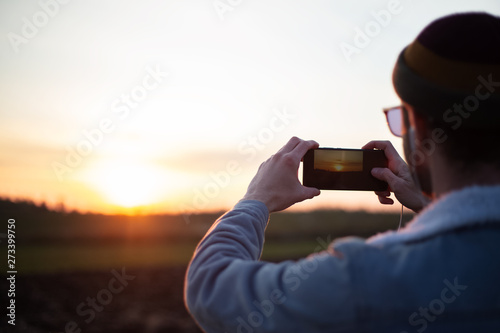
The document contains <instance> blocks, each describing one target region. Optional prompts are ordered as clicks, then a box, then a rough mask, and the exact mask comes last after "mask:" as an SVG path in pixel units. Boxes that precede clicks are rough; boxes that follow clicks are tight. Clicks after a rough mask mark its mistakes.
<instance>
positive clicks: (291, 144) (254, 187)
mask: <svg viewBox="0 0 500 333" xmlns="http://www.w3.org/2000/svg"><path fill="white" fill-rule="evenodd" d="M318 146H319V145H318V143H317V142H315V141H304V140H301V139H299V138H296V137H293V138H291V139H290V141H288V143H287V144H286V145H285V146H283V148H281V149H280V150H279V151H278V152H277V153H276V154H275V155H273V156H271V157H270V158H269V159H268V160H267V161H265V162H264V163H262V164H261V165H260V167H259V170H258V171H257V174H256V175H255V177H254V178H253V179H252V181H251V182H250V185H249V186H248V190H247V193H246V194H245V196H244V197H243V200H259V201H261V202H263V203H264V204H265V205H266V206H267V209H268V210H269V212H270V213H272V212H277V211H280V210H283V209H286V208H288V207H290V206H291V205H293V204H295V203H297V202H300V201H303V200H305V199H311V198H313V197H315V196H317V195H319V194H320V191H319V190H318V189H317V188H312V187H305V186H302V184H300V182H299V179H298V178H297V172H298V168H299V164H300V160H301V159H302V157H304V155H305V153H306V152H307V151H308V150H309V149H315V148H318Z"/></svg>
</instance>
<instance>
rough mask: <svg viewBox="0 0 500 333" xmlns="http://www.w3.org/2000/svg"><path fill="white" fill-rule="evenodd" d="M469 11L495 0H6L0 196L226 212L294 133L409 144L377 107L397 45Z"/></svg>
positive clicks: (493, 7)
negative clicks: (431, 25) (394, 133)
mask: <svg viewBox="0 0 500 333" xmlns="http://www.w3.org/2000/svg"><path fill="white" fill-rule="evenodd" d="M463 11H487V12H489V13H492V14H496V15H500V3H499V2H498V1H497V0H476V1H468V0H467V1H466V0H461V1H456V0H440V1H430V0H423V1H415V0H401V1H396V0H390V1H386V0H384V1H378V0H377V1H373V0H370V1H368V0H362V1H333V0H329V1H325V0H318V1H298V0H286V1H285V0H281V1H278V0H257V1H256V0H254V1H247V0H231V1H230V0H220V1H218V0H216V1H213V0H204V1H198V0H190V1H185V0H184V1H181V0H179V1H177V0H164V1H159V0H143V1H131V0H120V1H118V0H110V1H96V0H86V1H82V0H64V1H63V0H41V1H22V2H20V1H13V0H0V184H1V185H0V196H1V197H8V198H13V199H29V200H34V201H35V202H39V203H40V202H46V203H48V204H49V205H51V206H57V205H60V204H61V203H62V204H64V206H65V207H66V208H67V209H76V210H79V211H82V212H87V211H92V212H103V213H120V212H140V213H158V212H177V213H179V212H192V211H205V210H210V211H216V210H225V209H228V208H230V207H232V206H233V205H234V204H235V203H236V202H237V201H238V200H239V199H240V198H241V197H242V196H243V195H244V193H245V191H246V187H247V185H248V183H249V182H250V180H251V179H252V177H253V175H254V174H255V172H256V171H257V168H258V166H259V165H260V163H262V162H263V161H264V160H266V159H267V158H268V157H269V156H271V155H272V154H273V153H274V152H276V151H277V150H278V149H279V148H280V147H281V146H283V145H284V144H285V143H286V142H287V141H288V140H289V138H290V137H292V136H298V137H300V138H303V139H313V140H316V141H317V142H319V144H320V146H323V147H342V148H360V147H361V146H363V145H364V144H365V143H367V142H368V141H370V140H375V139H377V140H391V141H392V143H393V144H394V146H395V147H396V148H397V149H398V151H399V152H400V153H402V149H401V146H402V143H401V139H399V138H395V137H393V136H392V135H391V133H390V132H389V130H388V128H387V125H386V122H385V118H384V115H383V113H382V108H383V107H388V106H393V105H398V104H399V103H400V101H399V99H398V97H397V95H396V94H395V93H394V90H393V88H392V83H391V72H392V68H393V66H394V63H395V61H396V58H397V56H398V54H399V52H400V51H401V50H402V49H403V48H404V47H405V46H406V45H408V44H409V43H411V41H412V40H413V39H415V37H416V36H417V35H418V33H419V32H420V31H421V30H422V29H423V28H424V27H425V26H426V25H427V24H428V23H430V22H431V21H432V20H434V19H436V18H438V17H441V16H444V15H447V14H451V13H456V12H463ZM299 174H300V172H299ZM316 208H344V209H367V210H380V209H388V207H383V206H381V205H380V204H379V203H378V200H377V198H376V196H375V195H374V194H373V193H368V192H346V191H337V192H336V191H323V192H322V194H321V195H320V196H319V197H317V198H314V199H313V200H309V201H306V202H302V203H299V204H297V205H295V206H294V209H297V210H308V209H316ZM390 209H393V210H397V209H400V208H398V207H392V208H390Z"/></svg>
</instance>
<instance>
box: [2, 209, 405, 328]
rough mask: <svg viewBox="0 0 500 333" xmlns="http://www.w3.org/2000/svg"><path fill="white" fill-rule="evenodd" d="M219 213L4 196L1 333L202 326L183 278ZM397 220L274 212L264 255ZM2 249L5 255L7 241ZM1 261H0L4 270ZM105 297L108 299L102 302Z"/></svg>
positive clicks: (295, 252) (299, 253) (273, 256)
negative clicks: (114, 209)
mask: <svg viewBox="0 0 500 333" xmlns="http://www.w3.org/2000/svg"><path fill="white" fill-rule="evenodd" d="M220 215H221V213H213V214H198V215H190V216H188V218H186V216H175V215H158V216H106V215H99V214H77V213H61V212H53V211H49V210H47V209H45V208H44V207H37V206H34V205H32V204H29V203H12V202H8V201H0V219H1V220H2V221H7V219H9V218H14V219H15V220H16V269H17V271H18V274H17V277H16V304H17V306H16V312H17V313H16V320H17V321H16V327H15V330H12V327H11V326H10V325H7V323H6V320H2V321H0V332H11V331H12V332H30V333H38V332H51V333H56V332H79V331H78V329H81V332H125V333H126V332H145V333H148V332H200V330H199V329H198V328H197V327H196V324H195V323H194V321H193V320H192V319H191V317H190V316H189V314H188V313H187V311H186V309H185V307H184V303H183V298H182V290H183V280H184V274H185V270H186V266H187V264H188V262H189V259H190V258H191V256H192V254H193V251H194V249H195V247H196V245H197V243H198V242H199V240H200V239H201V238H202V237H203V235H204V234H205V232H206V231H207V230H208V228H209V227H210V226H211V224H212V223H213V222H214V221H215V220H216V219H217V217H218V216H220ZM410 218H411V215H405V216H404V221H407V220H409V219H410ZM398 222H399V215H397V214H372V213H367V212H344V211H315V212H310V213H279V214H273V215H272V216H271V219H270V223H269V226H268V228H267V230H266V243H265V246H264V253H263V256H262V260H269V261H279V260H284V259H297V258H300V257H303V256H306V255H308V254H311V253H313V252H317V251H321V250H323V249H325V248H326V246H327V245H328V244H329V243H330V242H331V241H332V240H334V239H336V238H338V237H344V236H349V235H357V236H360V237H368V236H370V235H373V234H375V233H377V232H382V231H385V230H388V229H395V228H397V225H398ZM2 226H3V227H2V228H4V230H1V231H0V233H1V232H4V233H5V232H6V230H7V229H6V223H3V224H2ZM0 248H1V253H6V242H5V241H4V240H2V243H0ZM5 264H6V261H5V260H2V261H1V262H0V269H1V270H0V274H4V272H6V271H7V269H6V266H5ZM120 273H123V274H125V275H126V276H129V277H130V281H127V285H126V286H124V288H123V290H122V291H120V292H119V293H116V294H110V293H109V292H107V291H106V290H107V289H108V288H109V283H110V281H111V279H113V277H114V276H116V274H120ZM132 277H133V279H132ZM5 278H6V277H5V275H0V279H1V280H2V281H5ZM0 293H1V294H2V295H5V294H7V284H6V283H0ZM106 293H108V296H109V295H112V297H111V299H106V298H104V299H103V298H102V297H103V295H105V294H106ZM99 295H100V296H99ZM98 297H101V299H103V300H104V301H105V303H106V304H103V305H102V307H99V310H100V311H97V310H95V311H94V310H92V308H91V307H90V306H89V305H88V304H87V302H88V299H92V298H94V299H96V298H98ZM78 309H79V310H78ZM73 322H74V323H73ZM68 323H69V324H68ZM67 325H69V326H67ZM75 325H76V326H75ZM67 327H70V328H71V327H74V330H71V329H68V328H67Z"/></svg>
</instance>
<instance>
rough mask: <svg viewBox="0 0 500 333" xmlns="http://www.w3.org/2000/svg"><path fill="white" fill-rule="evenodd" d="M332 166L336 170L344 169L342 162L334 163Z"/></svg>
mask: <svg viewBox="0 0 500 333" xmlns="http://www.w3.org/2000/svg"><path fill="white" fill-rule="evenodd" d="M333 168H334V169H335V170H336V171H342V169H344V166H343V165H342V164H335V165H334V166H333Z"/></svg>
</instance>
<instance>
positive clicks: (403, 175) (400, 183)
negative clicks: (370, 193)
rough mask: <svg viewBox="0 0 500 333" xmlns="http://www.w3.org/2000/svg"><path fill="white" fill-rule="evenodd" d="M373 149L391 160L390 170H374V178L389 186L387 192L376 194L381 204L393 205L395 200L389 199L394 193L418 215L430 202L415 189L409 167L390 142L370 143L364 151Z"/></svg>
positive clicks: (365, 146) (364, 147)
mask: <svg viewBox="0 0 500 333" xmlns="http://www.w3.org/2000/svg"><path fill="white" fill-rule="evenodd" d="M373 148H377V149H382V150H383V151H384V153H385V156H386V157H387V159H388V160H389V165H388V168H373V169H372V175H373V177H375V178H377V179H380V180H383V181H385V182H387V183H388V184H389V189H388V190H387V191H376V192H375V194H377V195H378V199H379V201H380V203H381V204H384V205H392V204H393V203H394V200H392V199H391V198H389V196H390V195H391V191H392V192H394V195H395V196H396V198H397V199H398V201H399V202H401V204H403V205H404V206H405V207H407V208H409V209H411V210H413V211H414V212H417V213H418V212H419V211H420V210H422V208H424V207H425V206H426V205H427V204H428V203H429V201H430V200H429V199H428V198H427V197H425V196H424V195H423V194H422V192H421V191H420V190H419V189H417V188H416V187H415V184H414V183H413V179H412V176H411V173H410V170H409V168H408V165H407V164H406V163H405V161H404V160H403V159H402V158H401V156H399V154H398V152H397V151H396V149H394V146H393V145H392V143H391V142H389V141H370V142H368V143H367V144H366V145H364V146H363V149H373Z"/></svg>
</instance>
